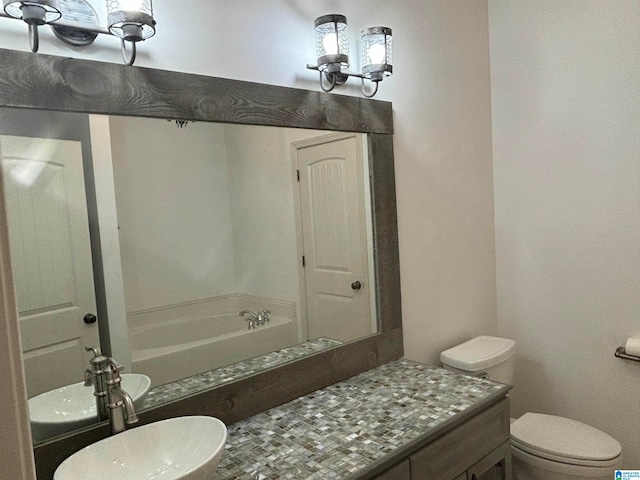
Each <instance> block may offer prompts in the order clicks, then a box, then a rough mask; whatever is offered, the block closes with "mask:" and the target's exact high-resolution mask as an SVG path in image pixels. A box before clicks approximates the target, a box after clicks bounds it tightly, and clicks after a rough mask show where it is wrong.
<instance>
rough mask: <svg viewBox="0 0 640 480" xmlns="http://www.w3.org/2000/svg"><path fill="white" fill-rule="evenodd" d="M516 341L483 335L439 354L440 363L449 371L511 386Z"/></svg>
mask: <svg viewBox="0 0 640 480" xmlns="http://www.w3.org/2000/svg"><path fill="white" fill-rule="evenodd" d="M515 350H516V342H515V340H510V339H508V338H500V337H490V336H486V335H482V336H480V337H476V338H472V339H471V340H468V341H466V342H464V343H461V344H460V345H457V346H455V347H453V348H450V349H449V350H445V351H444V352H442V353H441V354H440V361H441V362H442V365H443V366H444V368H446V369H448V370H453V371H458V372H460V373H466V374H468V375H474V376H478V375H482V374H483V373H484V372H486V374H487V376H488V377H489V378H490V379H491V380H495V381H497V382H501V383H506V384H509V385H511V384H513V371H514V365H515V357H514V353H515Z"/></svg>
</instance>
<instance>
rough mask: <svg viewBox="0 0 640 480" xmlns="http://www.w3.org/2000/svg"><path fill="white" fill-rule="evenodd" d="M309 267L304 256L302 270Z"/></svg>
mask: <svg viewBox="0 0 640 480" xmlns="http://www.w3.org/2000/svg"><path fill="white" fill-rule="evenodd" d="M306 266H307V261H306V260H305V258H304V255H302V268H304V267H306Z"/></svg>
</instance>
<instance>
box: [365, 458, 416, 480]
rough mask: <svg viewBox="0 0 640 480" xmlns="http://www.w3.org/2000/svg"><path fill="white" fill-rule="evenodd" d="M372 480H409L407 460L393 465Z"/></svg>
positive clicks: (409, 473)
mask: <svg viewBox="0 0 640 480" xmlns="http://www.w3.org/2000/svg"><path fill="white" fill-rule="evenodd" d="M374 480H411V468H410V466H409V459H408V458H406V459H404V460H402V461H401V462H400V463H397V464H395V465H394V466H393V467H391V468H390V469H389V470H387V471H386V472H384V473H381V474H380V475H378V476H377V477H376V478H375V479H374Z"/></svg>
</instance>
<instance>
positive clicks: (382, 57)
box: [369, 43, 387, 65]
mask: <svg viewBox="0 0 640 480" xmlns="http://www.w3.org/2000/svg"><path fill="white" fill-rule="evenodd" d="M386 57H387V50H386V49H385V47H384V45H383V44H382V43H374V44H372V45H371V46H369V59H370V60H371V63H372V64H374V65H378V64H381V63H386Z"/></svg>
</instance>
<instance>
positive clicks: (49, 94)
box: [0, 49, 403, 480]
mask: <svg viewBox="0 0 640 480" xmlns="http://www.w3.org/2000/svg"><path fill="white" fill-rule="evenodd" d="M0 106H5V107H19V108H27V109H39V110H59V111H66V112H82V113H99V114H113V115H130V116H143V117H156V118H172V119H185V120H198V121H209V122H226V123H242V124H252V125H268V126H286V127H298V128H309V129H319V130H341V131H352V132H363V133H368V134H369V135H368V138H369V150H370V157H371V172H372V177H373V180H372V192H373V198H374V205H373V215H374V242H375V261H376V281H377V302H378V312H379V313H378V317H379V318H378V321H379V333H377V334H374V335H371V336H369V337H366V338H363V339H361V340H357V341H354V342H351V343H348V344H345V345H342V346H339V347H337V348H334V349H329V350H326V351H322V352H319V353H317V354H314V355H311V356H309V357H306V358H303V359H300V360H296V361H293V362H291V363H288V364H285V365H283V366H280V367H276V368H274V369H271V370H268V371H265V372H263V373H260V374H256V375H253V376H251V377H247V378H243V379H240V380H238V381H236V382H233V383H230V384H226V385H222V386H219V387H215V388H212V389H211V390H208V391H205V392H202V393H199V394H196V395H194V396H191V397H187V398H183V399H180V400H177V401H174V402H172V403H169V404H166V405H162V406H159V407H156V408H153V409H150V410H147V411H144V412H143V413H142V414H141V416H140V417H141V421H140V424H141V425H142V424H146V423H150V422H153V421H157V420H161V419H164V418H169V417H175V416H180V415H194V414H203V415H212V416H216V417H218V418H220V419H221V420H223V421H224V422H225V423H227V424H230V423H233V422H235V421H237V420H240V419H242V418H245V417H248V416H250V415H253V414H256V413H258V412H261V411H264V410H266V409H268V408H271V407H274V406H277V405H280V404H282V403H285V402H287V401H289V400H292V399H294V398H296V397H298V396H301V395H304V394H307V393H309V392H312V391H314V390H317V389H319V388H322V387H325V386H327V385H330V384H332V383H335V382H338V381H340V380H344V379H346V378H349V377H351V376H353V375H356V374H358V373H360V372H362V371H365V370H368V369H371V368H374V367H376V366H378V365H381V364H384V363H387V362H389V361H391V360H394V359H396V358H399V357H401V356H402V355H403V344H402V317H401V308H400V267H399V257H398V234H397V214H396V195H395V178H394V160H393V141H392V139H393V137H392V134H393V120H392V110H391V104H390V103H388V102H380V101H375V100H369V99H363V98H355V97H347V96H341V95H335V94H326V93H322V92H312V91H306V90H299V89H292V88H286V87H277V86H271V85H263V84H257V83H250V82H241V81H236V80H227V79H220V78H213V77H206V76H201V75H191V74H185V73H176V72H168V71H162V70H154V69H147V68H137V67H136V68H132V67H125V66H123V65H116V64H107V63H101V62H93V61H86V60H77V59H70V58H63V57H54V56H47V55H40V54H38V55H36V54H32V53H23V52H17V51H13V50H5V49H0ZM108 435H109V431H108V427H105V426H104V425H102V426H96V427H92V428H89V429H87V430H83V431H79V432H76V433H73V434H70V435H69V436H67V437H64V438H61V439H54V440H52V441H50V442H48V443H44V444H42V445H38V446H36V447H35V448H34V453H35V458H36V468H37V471H38V478H39V479H40V480H43V479H47V478H51V477H52V476H53V471H54V470H55V468H56V467H57V466H58V465H59V464H60V463H61V462H62V460H64V459H65V458H67V457H68V456H69V455H71V454H72V453H74V452H75V451H77V450H79V449H80V448H82V447H83V446H86V445H88V444H90V443H93V442H95V441H97V440H99V439H101V438H105V437H107V436H108Z"/></svg>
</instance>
